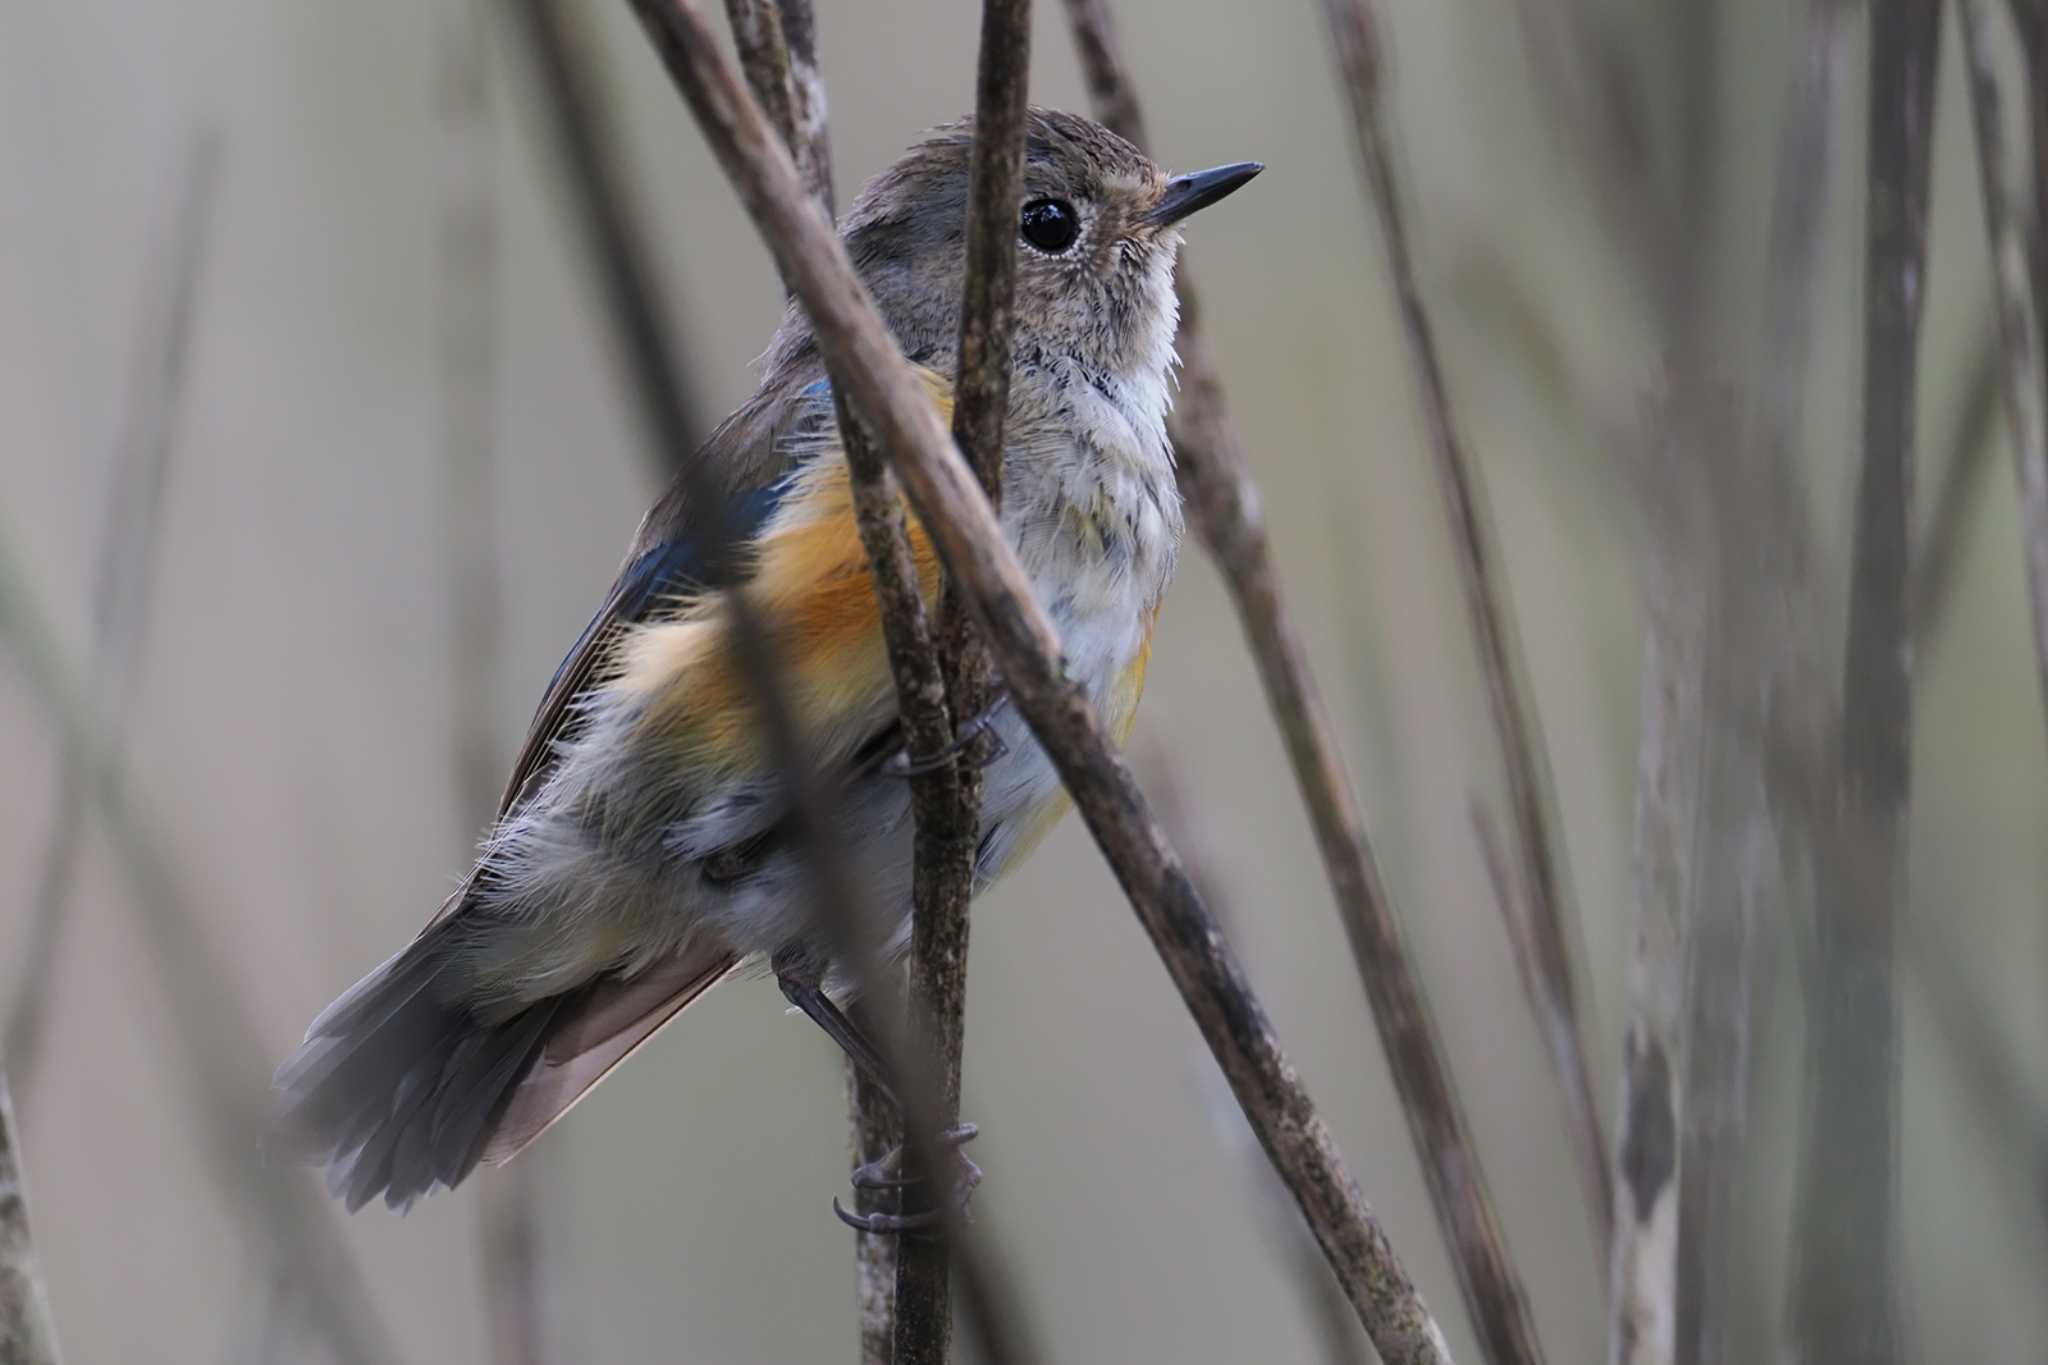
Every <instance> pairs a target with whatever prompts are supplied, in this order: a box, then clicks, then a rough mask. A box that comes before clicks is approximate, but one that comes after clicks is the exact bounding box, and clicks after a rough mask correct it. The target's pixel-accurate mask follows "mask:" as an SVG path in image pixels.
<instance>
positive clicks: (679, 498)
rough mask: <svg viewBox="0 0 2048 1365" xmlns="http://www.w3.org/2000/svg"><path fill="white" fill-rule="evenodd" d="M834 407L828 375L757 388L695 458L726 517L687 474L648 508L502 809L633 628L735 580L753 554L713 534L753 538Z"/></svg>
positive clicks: (554, 690) (563, 734)
mask: <svg viewBox="0 0 2048 1365" xmlns="http://www.w3.org/2000/svg"><path fill="white" fill-rule="evenodd" d="M831 416H832V403H831V387H830V383H829V381H827V380H824V379H822V378H820V379H817V380H814V381H813V382H811V383H809V384H807V385H804V386H803V387H802V388H800V389H797V390H796V391H795V392H793V393H787V394H786V396H781V397H776V396H773V395H768V394H763V395H759V396H757V397H756V398H755V399H754V400H753V401H752V402H750V403H749V404H748V405H747V406H746V407H743V408H741V409H740V410H739V411H738V412H736V413H734V414H733V416H732V417H730V418H729V419H727V420H726V421H725V422H724V423H723V424H721V425H720V426H719V428H718V430H716V431H714V432H713V433H712V434H711V437H710V439H709V440H707V441H706V442H705V443H704V446H703V448H702V449H701V450H700V451H698V453H697V455H696V456H695V457H694V458H695V459H696V460H697V461H698V462H699V463H701V464H703V465H705V466H706V467H707V468H708V469H710V470H712V471H717V473H716V474H715V475H714V477H716V478H718V482H719V484H720V485H721V492H723V494H724V503H723V506H722V507H721V509H720V511H721V513H722V515H721V516H720V518H718V522H719V524H718V525H717V526H715V527H713V526H711V525H707V522H709V521H710V518H707V517H705V516H703V515H702V514H701V512H699V511H698V509H695V508H692V507H691V506H690V504H689V501H688V499H687V497H686V495H685V492H684V480H682V479H681V478H678V479H677V480H676V481H675V483H674V484H672V485H671V486H670V488H669V491H668V492H667V493H666V494H665V495H664V496H663V497H662V499H661V501H659V502H657V503H656V504H655V505H654V508H653V510H652V511H650V512H649V513H648V514H647V516H646V518H645V519H644V520H643V521H642V522H641V525H640V530H639V533H638V534H637V535H636V536H635V537H634V541H633V547H632V549H631V550H629V551H628V552H627V555H626V563H625V566H624V567H623V568H621V569H620V570H619V576H618V578H617V579H616V580H614V582H613V583H612V587H611V591H610V592H609V593H608V594H606V596H605V600H604V604H603V605H602V606H601V607H599V608H598V611H597V614H596V615H595V616H593V617H592V618H591V619H590V623H589V624H588V625H586V626H584V628H583V633H582V634H581V635H579V636H578V637H577V638H576V643H575V644H574V645H573V646H571V648H570V650H569V653H568V656H567V657H566V658H564V659H563V660H562V663H561V666H560V667H559V668H557V669H556V670H555V676H554V678H553V679H552V680H551V681H550V682H549V683H548V689H547V691H546V692H545V693H544V694H542V696H541V700H540V705H539V706H538V707H537V708H535V710H534V714H533V721H532V724H531V725H529V726H528V728H527V732H526V741H525V743H524V744H522V745H521V746H520V750H519V757H518V759H517V761H515V762H514V763H513V765H512V775H511V779H510V780H509V781H508V782H507V783H506V785H505V794H504V796H503V798H502V799H501V800H500V802H499V806H498V813H499V814H500V815H503V814H505V813H506V812H507V811H510V810H511V809H512V808H513V807H514V806H515V805H517V804H519V802H520V800H521V799H522V798H523V797H524V796H525V795H526V794H527V793H528V792H530V791H532V790H534V789H535V788H536V787H537V786H538V781H537V779H539V778H540V777H542V776H544V775H545V774H546V772H547V771H548V769H549V768H550V767H551V766H552V764H553V760H554V757H555V754H556V752H557V746H558V745H559V743H560V742H561V741H562V740H564V739H567V738H568V737H569V736H570V734H571V732H572V731H573V730H574V728H575V722H576V711H575V707H574V706H573V705H572V703H573V702H574V701H575V700H576V698H577V697H579V696H581V695H582V694H583V693H584V692H585V691H587V690H588V689H589V688H590V687H591V685H592V684H593V683H594V682H596V681H598V680H599V679H600V678H601V677H602V676H603V674H604V671H605V668H606V666H607V665H608V664H609V663H610V662H611V660H612V658H613V654H614V651H615V649H616V647H617V645H618V642H619V640H620V638H621V637H622V636H623V635H624V634H625V632H626V631H627V630H628V629H629V628H631V627H632V626H635V625H638V624H641V623H643V622H645V621H647V620H649V619H652V618H654V617H656V616H657V615H658V614H660V613H661V612H663V611H665V610H667V609H669V608H670V607H672V606H673V604H675V603H676V602H677V601H678V600H679V599H680V598H683V597H685V596H688V595H691V594H697V593H702V592H704V591H706V590H711V589H717V588H721V587H725V586H727V585H729V584H730V583H731V582H732V581H733V579H734V577H735V574H736V571H737V569H738V566H740V565H742V564H744V563H745V561H746V556H745V555H744V554H739V553H734V552H733V551H732V549H731V548H730V547H728V548H727V550H726V552H725V553H720V552H719V550H720V547H718V546H716V545H713V544H710V543H708V542H709V541H710V540H711V539H712V538H713V537H714V536H715V535H716V534H717V533H719V532H722V533H723V534H724V535H726V536H728V537H730V538H731V541H732V542H733V545H734V546H739V547H744V546H745V545H746V544H747V542H749V541H750V540H751V539H752V538H753V537H754V535H755V534H756V533H757V532H759V530H760V529H761V527H762V525H763V524H764V523H765V522H766V521H767V520H768V518H769V516H770V515H771V514H772V513H773V512H774V511H775V508H776V506H777V505H778V504H779V503H780V502H781V499H782V495H783V493H784V492H785V491H786V489H787V484H786V482H785V481H784V476H785V475H786V474H787V472H788V470H789V466H790V463H791V461H792V459H793V458H794V457H795V454H796V452H797V451H798V450H800V449H803V448H806V447H808V446H809V445H811V444H814V443H815V441H816V440H817V434H818V429H819V427H820V426H821V424H824V423H828V422H830V420H831ZM734 471H737V473H735V472H734ZM720 476H722V477H720Z"/></svg>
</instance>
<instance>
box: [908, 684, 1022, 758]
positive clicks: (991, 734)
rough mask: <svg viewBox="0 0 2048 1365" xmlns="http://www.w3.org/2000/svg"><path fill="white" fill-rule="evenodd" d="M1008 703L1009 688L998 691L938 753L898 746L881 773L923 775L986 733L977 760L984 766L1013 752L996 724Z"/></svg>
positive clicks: (965, 748)
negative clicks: (1006, 690)
mask: <svg viewBox="0 0 2048 1365" xmlns="http://www.w3.org/2000/svg"><path fill="white" fill-rule="evenodd" d="M1009 704H1010V694H1009V693H1008V692H999V693H997V694H996V699H995V700H994V701H992V702H990V703H989V704H988V705H987V706H985V707H983V708H982V710H981V714H979V715H977V716H976V717H974V719H972V720H970V721H968V722H967V723H966V724H965V725H963V726H961V727H960V732H959V733H958V734H956V735H954V736H953V742H952V743H951V744H948V745H947V746H946V747H945V748H943V749H941V750H939V751H938V752H937V753H935V754H912V753H911V752H910V750H909V749H907V748H905V749H898V750H897V751H896V752H895V753H893V754H890V755H889V756H888V757H887V758H885V759H883V760H882V767H881V771H882V774H883V775H884V776H886V777H923V776H924V775H925V774H926V773H932V772H937V771H938V770H939V769H941V768H943V767H945V766H946V765H947V764H948V763H951V762H952V761H953V760H954V759H956V758H958V757H959V756H960V755H962V754H964V753H966V752H967V751H968V749H969V748H970V747H972V746H973V744H974V742H975V741H976V740H978V739H980V738H981V737H982V736H983V735H987V736H988V744H987V745H986V746H985V747H984V748H983V750H982V753H981V756H980V758H979V760H978V763H979V766H981V767H984V768H986V767H988V766H989V765H990V764H992V763H994V762H995V761H996V760H997V759H999V758H1001V757H1002V756H1003V755H1004V754H1007V753H1009V752H1010V746H1009V745H1008V744H1006V743H1004V742H1003V736H1002V732H1001V731H999V730H996V729H994V728H993V726H994V724H995V719H996V717H997V716H1000V715H1001V714H1002V713H1003V708H1004V707H1006V706H1008V705H1009Z"/></svg>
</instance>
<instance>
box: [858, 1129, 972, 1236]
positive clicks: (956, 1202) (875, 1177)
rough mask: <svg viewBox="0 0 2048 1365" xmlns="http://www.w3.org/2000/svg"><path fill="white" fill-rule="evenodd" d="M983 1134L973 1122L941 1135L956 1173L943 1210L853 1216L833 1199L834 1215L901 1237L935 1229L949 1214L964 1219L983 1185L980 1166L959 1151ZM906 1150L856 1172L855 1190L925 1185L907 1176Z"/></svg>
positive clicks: (897, 1150) (920, 1178)
mask: <svg viewBox="0 0 2048 1365" xmlns="http://www.w3.org/2000/svg"><path fill="white" fill-rule="evenodd" d="M978 1131H980V1130H978V1129H977V1128H976V1127H975V1126H974V1125H973V1124H971V1123H962V1124H958V1125H956V1126H954V1127H952V1128H948V1129H946V1130H945V1131H944V1132H942V1133H940V1134H939V1135H938V1138H937V1145H938V1146H939V1147H941V1148H943V1149H946V1150H948V1151H950V1152H951V1154H952V1157H953V1163H954V1166H955V1173H954V1178H953V1182H952V1185H951V1187H950V1188H949V1189H948V1190H947V1191H946V1202H945V1206H944V1207H934V1208H929V1209H920V1210H918V1211H916V1212H914V1213H887V1212H880V1211H878V1212H875V1213H850V1212H848V1211H847V1210H846V1209H845V1207H843V1206H842V1205H841V1204H840V1202H839V1197H838V1196H837V1195H834V1196H833V1197H832V1212H833V1214H834V1215H835V1216H836V1217H837V1218H838V1219H839V1221H840V1222H842V1223H844V1224H846V1225H847V1226H848V1227H850V1228H854V1229H857V1230H858V1231H861V1232H866V1233H878V1234H901V1233H923V1232H930V1231H932V1230H934V1229H936V1228H937V1227H938V1226H939V1225H940V1224H942V1223H943V1222H945V1221H946V1219H947V1217H948V1216H949V1215H951V1216H953V1217H960V1218H964V1217H965V1216H966V1214H967V1205H968V1202H969V1201H970V1200H972V1199H973V1198H974V1189H975V1186H977V1185H979V1184H981V1167H979V1166H977V1165H975V1164H974V1163H973V1162H972V1161H969V1160H968V1159H967V1156H966V1154H965V1153H963V1152H962V1151H961V1150H960V1147H961V1145H962V1144H963V1143H967V1142H971V1141H973V1139H974V1136H975V1134H976V1133H977V1132H978ZM904 1161H905V1157H904V1149H903V1148H902V1147H901V1146H899V1147H896V1148H895V1149H893V1150H892V1151H890V1152H889V1153H887V1154H886V1155H884V1156H882V1157H880V1158H878V1159H876V1160H874V1161H870V1162H866V1163H864V1164H862V1165H860V1166H858V1167H856V1168H855V1169H854V1172H853V1187H854V1188H855V1189H857V1190H901V1189H904V1188H906V1187H907V1186H911V1185H919V1184H923V1183H924V1177H923V1176H920V1175H906V1174H904V1170H903V1167H904Z"/></svg>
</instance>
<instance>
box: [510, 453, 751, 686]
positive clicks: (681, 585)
mask: <svg viewBox="0 0 2048 1365" xmlns="http://www.w3.org/2000/svg"><path fill="white" fill-rule="evenodd" d="M789 482H790V481H789V480H788V479H786V478H784V479H777V480H775V481H774V482H773V483H771V484H769V485H767V486H766V487H764V488H756V489H753V490H751V491H749V492H746V493H741V494H739V495H738V496H736V497H733V498H731V499H729V500H727V502H726V504H725V527H724V529H725V532H726V534H727V536H729V537H730V538H731V540H732V541H733V543H734V544H736V545H744V544H745V543H746V542H748V541H749V540H752V539H753V538H754V536H755V534H756V533H757V532H759V531H760V529H761V527H762V526H763V525H764V524H765V523H766V522H767V520H768V518H769V517H771V516H773V515H775V509H776V508H777V507H778V506H780V505H781V502H782V499H783V495H784V494H785V493H786V492H787V491H788V489H789ZM707 549H708V547H707V546H706V545H705V544H704V542H703V540H702V538H701V537H697V536H683V537H679V538H677V539H675V540H670V541H666V542H664V543H662V544H660V545H656V546H654V547H653V548H652V549H649V550H647V551H645V552H643V553H642V554H641V555H640V557H639V558H637V559H635V560H634V561H633V562H632V563H631V564H629V565H627V566H626V570H625V572H624V573H622V574H620V575H619V596H618V604H617V606H616V607H615V608H614V609H613V610H612V611H608V612H602V613H600V614H599V615H597V616H596V617H594V618H592V620H591V622H590V624H588V625H586V626H585V627H583V633H582V634H581V635H579V636H577V637H576V643H575V644H573V645H571V646H570V647H569V652H568V653H567V654H565V655H563V656H562V662H561V663H560V664H559V665H557V667H556V668H555V676H554V677H553V678H552V679H551V680H550V681H549V683H548V690H549V691H550V692H552V691H553V690H554V689H555V687H556V685H557V684H559V683H560V682H561V681H562V675H563V674H565V673H566V672H568V670H569V667H570V665H571V664H573V663H575V662H576V660H577V658H578V657H579V656H581V655H582V653H583V650H584V648H585V646H587V645H588V644H589V643H590V640H591V637H592V636H593V635H595V634H597V632H598V631H600V630H602V629H604V628H605V627H606V626H607V625H610V624H611V623H613V622H615V621H626V622H633V621H639V620H642V619H644V618H645V617H646V616H647V614H648V612H649V611H651V610H653V608H654V607H655V606H656V605H657V604H658V603H660V602H662V601H663V600H665V599H668V598H673V597H677V596H680V595H682V594H684V593H688V592H701V591H702V590H704V589H705V588H715V587H718V586H720V582H721V580H723V579H724V578H725V577H726V575H725V574H724V573H722V572H720V568H721V567H722V566H719V565H716V564H714V563H713V562H712V557H711V556H710V555H709V554H707V553H706V551H707Z"/></svg>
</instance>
